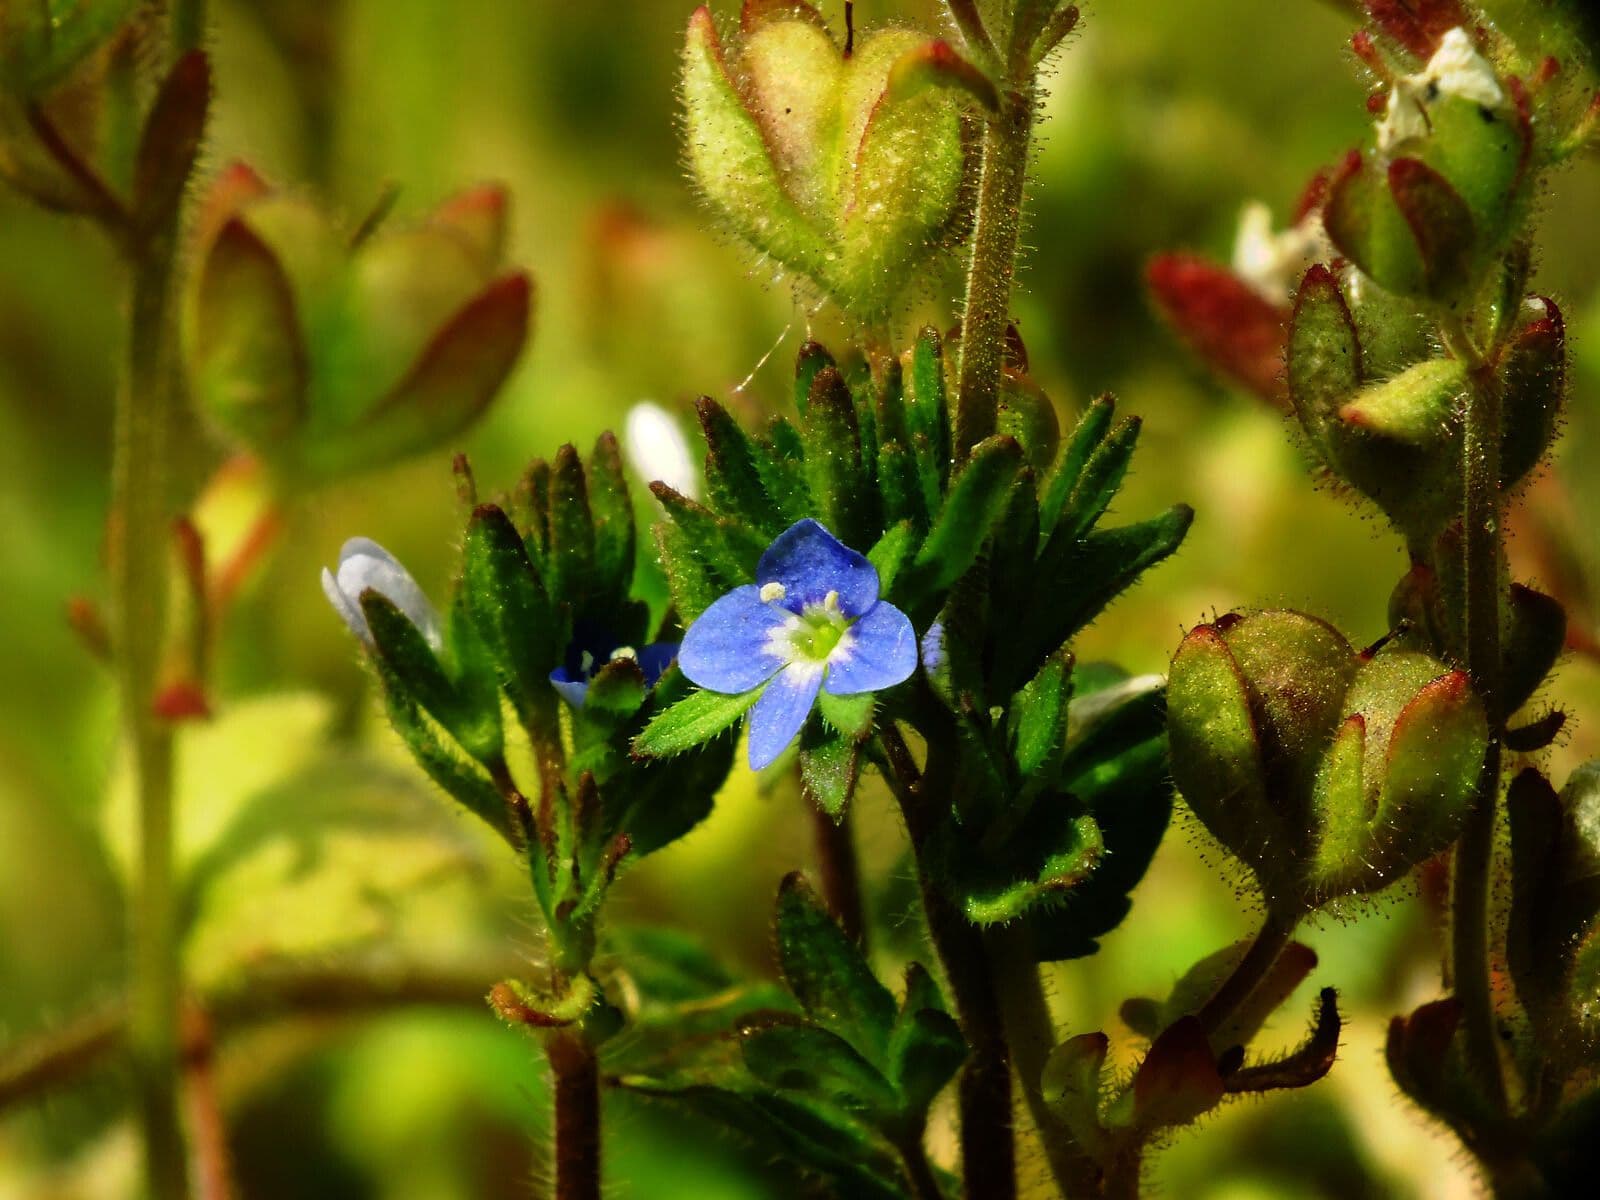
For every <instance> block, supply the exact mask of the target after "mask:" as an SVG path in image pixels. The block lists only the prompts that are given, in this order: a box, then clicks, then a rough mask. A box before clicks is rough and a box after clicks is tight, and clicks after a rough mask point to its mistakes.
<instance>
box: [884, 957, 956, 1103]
mask: <svg viewBox="0 0 1600 1200" xmlns="http://www.w3.org/2000/svg"><path fill="white" fill-rule="evenodd" d="M966 1058H967V1042H966V1039H965V1038H964V1037H962V1036H961V1026H959V1025H958V1024H956V1022H955V1020H954V1019H953V1018H952V1017H951V1016H950V1015H949V1014H948V1013H947V1012H946V1011H945V1007H944V999H943V997H941V996H940V995H939V987H938V985H937V984H936V983H934V981H933V976H931V975H930V974H928V972H927V970H926V969H924V968H923V967H922V966H921V964H919V963H912V964H911V965H910V966H908V967H907V968H906V995H905V1000H904V1001H903V1002H902V1003H901V1005H900V1011H899V1013H898V1014H897V1015H896V1017H895V1024H894V1030H893V1032H892V1033H891V1034H890V1037H889V1078H890V1080H891V1081H892V1082H893V1083H894V1085H895V1087H897V1088H898V1089H899V1090H900V1095H901V1097H902V1100H903V1108H904V1111H905V1112H906V1113H907V1114H908V1115H910V1116H912V1117H925V1116H926V1114H927V1111H928V1107H929V1106H930V1105H931V1104H932V1103H933V1100H934V1097H935V1096H937V1095H938V1094H939V1092H940V1091H941V1090H943V1088H944V1086H945V1085H946V1084H947V1083H949V1082H950V1080H952V1079H953V1078H955V1074H956V1072H957V1071H959V1070H960V1069H961V1064H962V1063H963V1062H965V1061H966Z"/></svg>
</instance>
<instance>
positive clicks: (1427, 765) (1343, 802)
mask: <svg viewBox="0 0 1600 1200" xmlns="http://www.w3.org/2000/svg"><path fill="white" fill-rule="evenodd" d="M1345 707H1346V709H1347V710H1348V711H1349V713H1350V715H1349V716H1348V717H1346V718H1345V720H1344V721H1343V722H1342V723H1341V724H1340V727H1339V733H1338V735H1337V736H1336V737H1335V738H1334V740H1333V744H1332V745H1331V746H1330V747H1329V748H1328V750H1327V753H1326V754H1325V755H1324V756H1323V760H1322V763H1321V765H1320V767H1319V769H1318V772H1317V781H1316V787H1315V791H1314V798H1313V803H1314V805H1315V808H1316V818H1317V824H1318V841H1317V847H1316V855H1315V857H1314V859H1313V861H1312V863H1311V864H1310V871H1309V872H1308V875H1307V883H1308V884H1309V885H1310V887H1311V889H1312V892H1313V894H1314V895H1315V896H1317V897H1318V898H1319V899H1328V898H1332V897H1335V896H1340V895H1353V894H1359V893H1365V892H1375V891H1378V890H1380V889H1382V888H1385V887H1387V886H1388V885H1389V884H1391V883H1393V882H1394V881H1395V880H1396V879H1398V878H1400V877H1401V876H1402V875H1404V874H1405V873H1406V872H1407V871H1409V870H1410V869H1411V868H1412V867H1413V866H1414V865H1416V864H1417V863H1419V862H1421V861H1422V860H1424V859H1426V858H1430V857H1432V856H1433V855H1434V854H1437V853H1438V852H1439V851H1441V850H1443V849H1444V848H1445V847H1446V846H1448V845H1449V844H1450V843H1451V842H1452V841H1454V840H1455V837H1456V835H1457V833H1459V832H1460V829H1461V823H1462V821H1463V820H1464V819H1465V817H1466V814H1467V811H1468V809H1470V808H1471V806H1472V800H1473V795H1474V790H1475V787H1476V784H1477V780H1478V775H1479V773H1480V772H1481V770H1482V767H1483V755H1484V751H1485V749H1486V748H1487V744H1488V725H1487V723H1486V721H1485V720H1484V715H1483V706H1482V705H1481V704H1479V702H1478V699H1477V697H1476V696H1475V695H1473V693H1472V688H1471V685H1470V683H1469V682H1468V679H1467V676H1466V674H1465V672H1462V671H1447V670H1446V669H1445V668H1444V666H1443V665H1442V664H1441V663H1440V662H1439V661H1438V660H1437V659H1434V658H1430V657H1429V656H1428V655H1425V654H1418V653H1416V652H1414V651H1408V650H1399V649H1392V648H1387V647H1386V648H1385V649H1383V650H1381V651H1379V652H1378V654H1377V655H1376V656H1374V657H1373V658H1372V659H1371V661H1369V662H1367V663H1365V664H1364V665H1363V666H1362V667H1361V669H1360V670H1359V671H1358V672H1357V673H1356V677H1355V680H1354V682H1353V683H1352V684H1351V687H1350V691H1349V694H1348V695H1347V696H1346V697H1345Z"/></svg>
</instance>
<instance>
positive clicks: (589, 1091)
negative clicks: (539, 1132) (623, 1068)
mask: <svg viewBox="0 0 1600 1200" xmlns="http://www.w3.org/2000/svg"><path fill="white" fill-rule="evenodd" d="M545 1053H546V1055H547V1056H548V1057H549V1059H550V1072H551V1074H552V1075H553V1076H554V1081H555V1108H556V1190H555V1200H600V1059H599V1056H598V1055H596V1053H595V1050H594V1047H593V1046H591V1045H590V1044H589V1040H588V1039H587V1038H586V1037H584V1036H583V1034H582V1032H580V1031H577V1030H559V1031H557V1032H556V1033H553V1034H552V1035H551V1036H550V1037H549V1039H548V1040H547V1041H546V1043H545Z"/></svg>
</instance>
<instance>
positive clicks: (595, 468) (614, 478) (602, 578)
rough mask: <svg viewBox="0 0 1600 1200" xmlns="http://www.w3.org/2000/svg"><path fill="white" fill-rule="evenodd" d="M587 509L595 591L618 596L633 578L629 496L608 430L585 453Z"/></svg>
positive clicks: (624, 593)
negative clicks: (591, 526)
mask: <svg viewBox="0 0 1600 1200" xmlns="http://www.w3.org/2000/svg"><path fill="white" fill-rule="evenodd" d="M588 482H589V512H590V514H591V515H592V516H593V517H594V575H595V592H596V594H597V595H600V596H604V597H614V598H616V599H622V598H624V597H626V596H627V595H628V588H629V584H630V583H631V581H632V579H633V559H634V541H635V534H634V524H633V498H632V497H631V496H629V495H628V480H627V475H626V473H625V472H624V470H623V466H622V451H621V449H620V448H619V447H618V445H617V439H616V436H615V435H614V434H612V433H611V432H610V431H609V430H607V431H606V432H605V433H602V434H601V435H600V438H599V440H598V441H597V442H595V445H594V453H593V454H591V455H590V456H589V480H588Z"/></svg>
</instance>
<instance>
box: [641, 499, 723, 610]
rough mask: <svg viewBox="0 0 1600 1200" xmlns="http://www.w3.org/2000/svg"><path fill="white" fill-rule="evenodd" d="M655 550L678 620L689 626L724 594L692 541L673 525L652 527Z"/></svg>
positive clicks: (669, 522) (659, 522) (679, 528)
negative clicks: (659, 559)
mask: <svg viewBox="0 0 1600 1200" xmlns="http://www.w3.org/2000/svg"><path fill="white" fill-rule="evenodd" d="M654 533H655V539H656V547H657V549H658V550H660V552H661V566H662V569H663V570H664V571H665V572H666V576H667V590H668V593H669V594H670V595H671V597H672V603H673V606H674V607H675V608H676V609H677V610H678V619H679V620H680V621H681V622H683V624H684V625H685V626H687V625H689V624H690V623H692V622H693V621H694V619H695V618H696V617H698V616H699V615H700V614H701V613H703V612H705V610H706V609H708V608H710V607H711V606H712V605H713V604H715V603H716V601H717V598H718V597H719V596H721V595H722V594H723V592H725V591H727V588H726V587H724V586H722V585H721V584H720V583H719V582H718V579H717V577H716V576H714V575H713V574H712V572H711V569H710V567H708V566H707V565H706V563H705V562H704V561H703V560H702V559H701V558H700V555H699V552H698V550H697V548H696V546H695V542H694V539H693V538H692V537H691V536H690V535H689V533H688V532H687V531H686V530H684V529H683V528H681V527H680V526H678V525H677V524H675V523H674V522H672V521H657V522H656V524H655V529H654Z"/></svg>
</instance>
